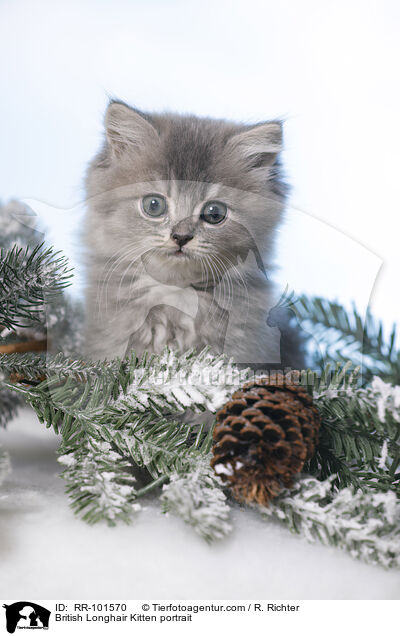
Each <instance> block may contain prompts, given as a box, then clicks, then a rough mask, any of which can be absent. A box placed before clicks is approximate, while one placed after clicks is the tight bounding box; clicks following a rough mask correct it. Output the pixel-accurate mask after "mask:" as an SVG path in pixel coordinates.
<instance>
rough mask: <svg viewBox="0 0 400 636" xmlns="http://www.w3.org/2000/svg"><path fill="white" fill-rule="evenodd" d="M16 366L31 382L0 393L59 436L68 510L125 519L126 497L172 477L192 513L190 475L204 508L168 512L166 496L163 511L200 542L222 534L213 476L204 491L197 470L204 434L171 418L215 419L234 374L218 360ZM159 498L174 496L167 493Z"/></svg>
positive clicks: (170, 357) (205, 447)
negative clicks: (186, 493)
mask: <svg viewBox="0 0 400 636" xmlns="http://www.w3.org/2000/svg"><path fill="white" fill-rule="evenodd" d="M5 357H7V356H4V357H3V359H0V365H1V364H3V365H5V366H6V367H7V370H8V372H14V373H15V372H19V373H22V372H23V365H22V366H21V364H20V363H21V361H20V359H18V358H14V359H12V360H11V361H10V360H4V358H5ZM10 358H11V356H10ZM25 362H26V363H27V364H28V366H29V372H28V373H25V376H27V375H30V376H31V384H29V382H26V383H25V384H22V383H19V384H16V385H12V383H8V386H9V387H10V388H12V389H13V390H14V391H16V392H20V393H21V394H22V395H24V396H25V398H26V400H27V401H28V402H29V403H30V404H31V405H32V406H33V408H34V409H35V411H36V413H37V415H38V417H39V419H40V420H41V421H42V422H44V423H45V424H46V426H52V427H53V428H54V430H55V431H56V432H57V433H61V435H62V439H63V441H62V449H61V451H60V452H61V453H62V461H63V462H64V463H67V467H66V469H65V470H64V473H63V477H64V478H65V479H66V481H67V484H68V486H67V491H68V494H69V495H70V498H71V501H72V506H73V507H74V509H75V510H76V511H77V512H78V513H79V514H82V515H83V518H84V519H86V520H87V521H89V522H90V523H94V522H95V521H98V520H100V519H101V518H103V519H106V520H108V522H109V523H114V520H116V519H124V520H125V521H127V520H128V519H129V518H130V515H131V513H132V511H134V507H132V506H133V503H134V502H136V499H138V498H140V497H141V496H143V495H144V494H146V493H147V492H149V490H150V489H151V488H156V487H158V486H160V485H161V484H162V483H163V482H165V481H167V480H170V479H172V478H173V477H174V476H176V475H179V477H180V478H182V479H183V478H185V477H186V476H187V479H188V484H189V483H190V484H191V486H192V491H191V492H192V502H193V505H194V506H195V505H197V504H196V503H195V498H194V496H195V490H196V488H195V485H194V479H195V478H194V475H196V474H198V475H199V479H200V480H201V489H203V490H204V488H206V487H207V488H208V489H209V490H207V492H204V494H205V496H207V501H208V504H207V506H206V507H205V508H204V510H202V512H200V511H199V512H198V513H197V514H196V515H195V514H193V515H189V516H188V508H186V513H183V509H182V506H181V504H178V502H177V500H176V501H175V504H173V498H172V499H171V505H173V506H174V510H175V511H176V512H178V510H181V511H182V514H183V516H184V518H185V519H186V520H187V521H188V522H190V523H191V524H192V525H193V524H195V525H196V526H197V525H198V532H200V533H201V534H203V535H205V534H207V533H208V535H207V536H209V538H211V537H213V536H215V537H216V536H217V535H218V532H222V531H223V529H224V528H225V526H224V524H223V523H222V522H223V521H224V519H223V515H224V512H223V510H224V508H223V506H222V500H223V499H224V497H223V495H222V493H220V495H217V493H216V491H215V488H216V484H217V481H218V479H217V477H215V479H214V481H212V484H213V485H212V486H211V481H210V480H211V469H210V468H209V469H208V471H206V472H205V471H204V461H205V460H204V458H205V457H207V458H208V455H209V452H210V448H211V444H212V430H209V431H206V430H205V425H204V424H203V425H200V426H199V427H198V428H197V429H195V428H194V427H193V425H192V424H191V423H188V422H183V421H181V420H179V419H177V417H178V415H180V414H182V413H183V412H185V411H186V410H188V409H190V410H191V411H192V412H201V411H204V410H205V409H209V410H214V411H215V410H216V409H217V408H219V407H220V406H222V404H223V403H224V402H225V401H226V399H227V398H228V397H229V395H230V394H231V392H232V388H233V386H236V384H237V381H238V379H237V378H238V373H239V372H237V371H236V370H235V369H234V367H233V365H232V364H231V363H229V362H227V361H226V359H225V358H224V357H222V356H213V355H211V354H210V353H209V351H208V350H204V351H202V352H200V354H198V353H196V352H194V351H190V352H188V353H186V354H184V355H179V354H177V353H173V352H171V351H169V350H166V351H165V352H164V353H163V354H161V355H159V356H151V357H147V356H143V357H142V358H141V359H138V358H136V356H135V355H132V356H131V357H130V358H127V359H123V360H118V359H116V360H113V361H104V362H103V363H102V364H99V363H93V364H92V363H87V362H85V361H73V362H72V361H67V360H64V359H63V358H62V357H61V356H56V357H55V358H54V359H50V361H49V364H47V362H46V363H45V362H44V361H42V360H40V359H39V360H38V358H37V357H35V356H33V357H32V356H29V357H27V358H26V359H25ZM35 362H37V363H38V364H37V365H36V366H35V364H34V363H35ZM43 371H45V372H46V374H47V378H46V380H45V381H43V382H40V383H39V384H38V385H37V386H34V385H33V386H32V384H34V380H33V378H34V377H38V373H39V372H43ZM241 375H243V373H242V374H241ZM244 377H246V376H244ZM117 456H118V457H119V458H120V459H119V464H118V466H119V470H118V471H116V470H115V466H114V470H113V469H112V467H113V465H114V464H115V458H116V457H117ZM200 466H202V467H203V468H202V470H201V475H200V474H199V467H200ZM138 470H139V471H144V472H145V474H146V484H145V485H144V487H143V488H140V489H139V490H138V489H137V488H136V486H133V481H132V479H133V473H136V472H137V471H138ZM132 471H133V473H132ZM104 474H106V475H107V478H106V480H105V478H104ZM189 475H192V477H189ZM82 484H84V488H83V490H82ZM128 486H129V488H128ZM198 487H199V488H200V486H198ZM169 492H170V493H172V492H175V494H176V488H175V489H174V490H171V491H169ZM171 496H172V495H171ZM167 500H168V501H169V498H168V496H167V495H166V496H165V501H167ZM212 502H214V503H215V504H217V502H219V504H218V505H215V507H212V509H213V510H215V512H216V513H218V514H217V518H216V519H215V524H216V525H215V527H214V526H213V524H212V522H211V519H210V520H209V522H208V521H207V518H208V516H209V514H211V513H210V511H209V508H210V507H211V504H212ZM207 511H208V512H207ZM189 517H190V520H189ZM196 519H197V521H196ZM207 528H208V530H207ZM218 529H219V530H218ZM225 530H226V528H225ZM225 530H224V531H225Z"/></svg>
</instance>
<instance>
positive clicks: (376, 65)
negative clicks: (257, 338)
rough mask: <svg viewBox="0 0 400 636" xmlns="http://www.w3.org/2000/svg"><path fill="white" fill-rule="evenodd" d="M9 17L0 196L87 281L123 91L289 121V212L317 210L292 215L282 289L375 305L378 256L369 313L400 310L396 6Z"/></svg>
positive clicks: (124, 7)
mask: <svg viewBox="0 0 400 636" xmlns="http://www.w3.org/2000/svg"><path fill="white" fill-rule="evenodd" d="M0 18H1V25H0V85H1V88H2V94H3V97H2V100H1V103H0V109H1V117H0V139H1V154H0V197H1V198H2V199H3V200H7V199H8V198H10V197H18V198H23V199H28V200H30V201H31V202H32V204H33V207H34V208H35V210H36V211H38V212H39V213H40V214H41V216H42V217H43V219H44V221H45V224H46V226H47V230H48V239H49V240H50V241H51V242H52V243H55V244H56V245H57V247H62V248H64V249H65V250H66V252H67V253H68V255H69V256H70V258H71V259H72V260H73V262H74V264H76V265H77V273H78V276H77V282H78V283H79V285H80V284H81V282H82V279H79V276H80V274H81V268H80V267H79V259H80V245H79V237H78V234H77V232H79V229H80V227H81V218H82V208H81V206H80V203H79V202H80V201H82V198H83V189H82V180H83V174H84V170H85V166H86V164H87V161H88V160H89V158H90V157H91V156H92V155H93V154H94V152H95V151H96V149H97V148H98V146H99V143H100V139H101V133H102V118H103V112H104V109H105V106H106V104H107V100H108V97H109V96H114V97H118V98H120V99H124V100H126V101H127V102H129V103H131V104H133V105H135V106H137V107H139V108H141V109H143V110H146V109H148V110H155V111H157V110H165V109H167V110H173V111H179V112H193V113H196V114H198V115H208V116H215V117H223V118H232V119H235V120H241V121H246V122H256V121H260V120H264V119H268V118H273V117H283V118H284V119H285V120H286V124H285V147H286V151H285V153H284V162H285V166H286V172H287V177H288V181H289V182H290V183H291V185H292V186H293V191H292V197H291V208H294V209H295V210H297V209H298V208H300V209H301V210H303V211H304V212H306V213H307V215H311V217H309V216H307V215H304V214H301V213H298V212H295V211H291V209H289V212H288V220H287V223H286V225H284V226H283V227H282V231H281V236H280V244H279V251H278V259H277V262H278V264H279V266H280V268H281V270H280V274H279V276H280V278H281V281H282V286H284V285H285V284H286V283H288V284H289V286H290V288H293V289H295V291H296V292H301V291H305V292H308V293H317V294H321V295H323V296H327V297H330V298H337V299H338V300H339V302H342V303H344V304H347V303H349V302H350V301H351V300H352V299H354V300H355V301H356V302H357V304H358V305H359V306H360V307H364V306H365V304H366V302H368V298H369V295H370V293H371V291H372V287H373V284H374V282H375V276H376V274H377V271H378V269H379V267H380V265H381V263H383V266H382V269H381V271H380V274H379V277H378V282H377V285H376V287H375V289H374V292H373V297H372V307H373V309H374V311H375V314H376V315H377V316H378V317H380V318H383V319H384V321H385V323H386V325H388V326H389V325H390V324H391V323H392V322H393V321H395V320H396V319H397V317H398V293H397V288H398V280H397V278H398V272H399V263H400V258H399V251H398V229H399V221H398V215H399V210H398V207H399V178H398V171H399V160H398V154H399V147H400V118H399V112H400V103H399V101H400V100H399V86H398V68H399V61H400V60H399V57H400V56H399V42H400V39H399V37H398V34H399V26H400V5H399V4H398V3H397V2H396V1H395V0H393V1H391V0H379V1H371V0H369V1H368V0H362V1H358V0H352V1H350V2H349V1H348V0H346V1H343V0H338V1H336V2H330V1H326V0H325V1H321V0H315V1H314V0H302V1H301V2H298V1H296V0H280V1H279V2H274V1H272V0H269V1H261V0H246V1H245V0H239V1H236V2H235V1H232V0H230V1H228V0H218V1H213V2H210V1H207V0H203V1H201V2H200V1H199V0H170V1H164V2H163V1H162V0H149V1H147V2H144V1H141V2H140V1H137V0H114V1H113V2H110V1H106V0H96V1H91V0H79V2H78V1H75V0H70V1H69V2H66V1H56V2H54V1H46V0H36V1H35V2H30V1H29V0H14V1H7V0H3V1H2V2H1V3H0ZM43 202H44V203H45V204H46V205H43ZM317 219H319V220H321V221H322V222H323V223H320V222H319V221H317ZM332 228H336V229H337V230H338V232H335V231H334V229H332ZM341 233H344V236H342V235H341ZM348 237H349V238H348ZM360 246H361V247H360ZM364 247H365V248H367V249H364ZM374 255H377V257H375V256H374Z"/></svg>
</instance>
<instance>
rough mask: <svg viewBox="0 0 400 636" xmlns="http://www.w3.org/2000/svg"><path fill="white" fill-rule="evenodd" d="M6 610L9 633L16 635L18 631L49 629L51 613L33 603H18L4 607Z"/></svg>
mask: <svg viewBox="0 0 400 636" xmlns="http://www.w3.org/2000/svg"><path fill="white" fill-rule="evenodd" d="M3 607H4V608H5V610H6V621H7V631H8V633H9V634H14V632H15V630H16V629H48V628H49V618H50V614H51V612H50V611H49V610H48V609H46V608H45V607H42V606H41V605H38V604H37V603H32V602H31V601H18V602H17V603H12V604H11V605H3Z"/></svg>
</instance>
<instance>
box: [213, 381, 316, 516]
mask: <svg viewBox="0 0 400 636" xmlns="http://www.w3.org/2000/svg"><path fill="white" fill-rule="evenodd" d="M319 426H320V418H319V413H318V411H317V409H316V407H315V406H314V405H313V401H312V398H311V396H310V395H309V394H308V393H307V391H306V389H305V388H304V387H302V386H301V385H299V384H295V383H294V380H293V377H290V376H282V375H281V376H278V377H277V378H276V379H274V382H272V381H270V380H269V379H268V378H259V379H257V380H256V381H254V382H253V381H251V382H247V383H246V384H244V386H243V388H242V389H241V390H239V391H236V392H235V393H234V394H233V395H232V398H231V400H230V401H229V402H227V404H225V406H224V407H223V408H222V409H220V411H218V413H217V423H216V426H215V429H214V442H215V444H214V447H213V454H214V457H213V458H212V460H211V465H212V467H213V468H214V470H215V472H216V473H217V474H218V475H219V476H220V477H221V479H222V480H223V481H225V482H227V485H229V488H230V489H231V491H232V494H233V496H234V497H235V498H236V499H237V500H238V501H243V502H246V503H251V502H256V503H258V504H261V505H264V506H265V505H267V504H268V502H269V500H270V499H271V498H272V497H275V496H276V495H277V494H278V493H279V492H280V490H281V489H282V488H283V487H290V486H292V485H293V475H294V474H296V473H298V472H300V471H301V469H302V468H303V466H304V462H305V461H306V460H308V459H310V458H311V457H312V455H313V453H314V450H315V445H316V443H317V437H318V429H319Z"/></svg>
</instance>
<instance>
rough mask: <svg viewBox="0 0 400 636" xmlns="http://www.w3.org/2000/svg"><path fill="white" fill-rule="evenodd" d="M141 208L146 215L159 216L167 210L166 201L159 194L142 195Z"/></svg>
mask: <svg viewBox="0 0 400 636" xmlns="http://www.w3.org/2000/svg"><path fill="white" fill-rule="evenodd" d="M142 208H143V212H144V213H145V214H147V215H148V216H153V217H157V216H161V215H162V214H165V212H166V211H167V201H166V200H165V198H164V197H162V196H161V195H160V194H149V195H147V197H143V199H142Z"/></svg>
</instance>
